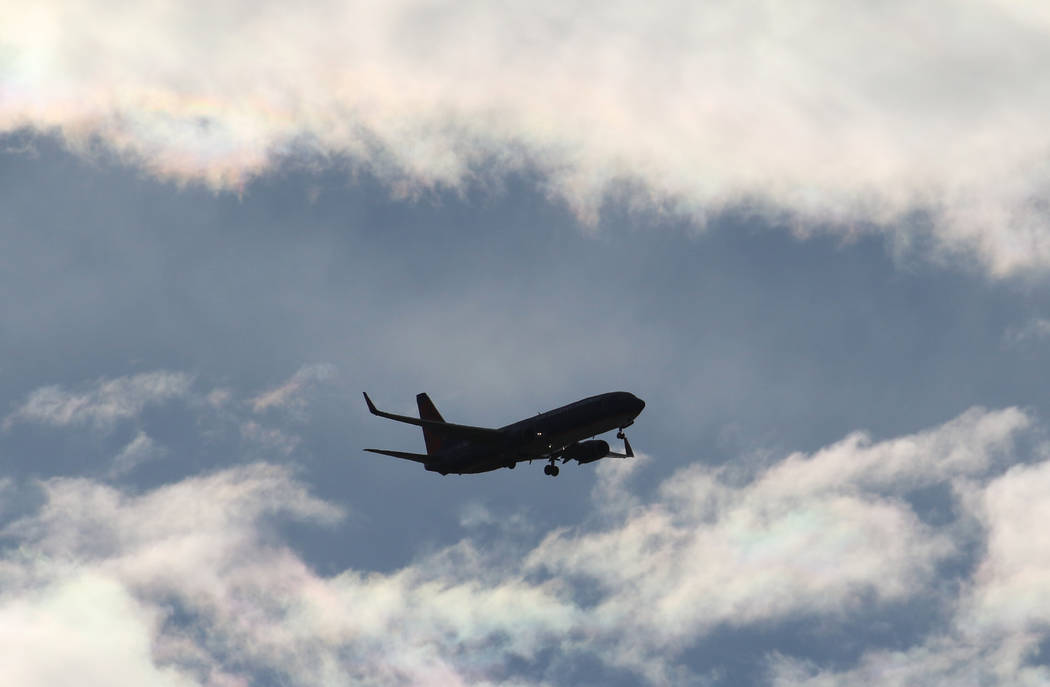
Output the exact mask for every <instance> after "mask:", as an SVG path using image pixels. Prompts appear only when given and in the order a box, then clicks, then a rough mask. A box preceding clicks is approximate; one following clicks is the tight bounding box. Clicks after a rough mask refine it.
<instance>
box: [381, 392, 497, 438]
mask: <svg viewBox="0 0 1050 687" xmlns="http://www.w3.org/2000/svg"><path fill="white" fill-rule="evenodd" d="M365 403H367V404H368V412H370V413H372V414H373V415H378V416H379V417H385V418H386V419H388V420H394V421H396V422H404V423H406V424H409V425H416V426H417V427H426V428H428V429H433V430H436V431H439V432H441V433H442V434H445V435H447V436H450V437H454V438H457V439H469V440H471V441H478V442H485V443H493V444H494V443H499V442H501V441H503V440H504V439H505V437H504V435H503V433H502V432H500V431H499V430H498V429H490V428H488V427H471V426H470V425H457V424H454V423H451V422H439V421H437V420H421V419H420V418H418V417H411V416H409V415H395V414H394V413H387V412H384V411H382V410H379V409H378V408H376V406H375V404H374V403H372V399H370V398H369V397H368V394H365Z"/></svg>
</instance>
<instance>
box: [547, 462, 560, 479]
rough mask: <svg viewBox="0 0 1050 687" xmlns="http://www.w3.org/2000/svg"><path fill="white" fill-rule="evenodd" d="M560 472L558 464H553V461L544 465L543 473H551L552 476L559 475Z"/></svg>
mask: <svg viewBox="0 0 1050 687" xmlns="http://www.w3.org/2000/svg"><path fill="white" fill-rule="evenodd" d="M559 472H560V470H558V466H557V465H555V464H553V463H551V464H550V465H544V466H543V474H545V475H549V476H551V477H557V476H558V473H559Z"/></svg>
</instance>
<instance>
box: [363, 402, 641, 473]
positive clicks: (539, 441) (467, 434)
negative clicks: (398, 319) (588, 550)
mask: <svg viewBox="0 0 1050 687" xmlns="http://www.w3.org/2000/svg"><path fill="white" fill-rule="evenodd" d="M365 403H367V404H368V410H369V411H370V412H371V413H372V414H373V415H378V416H379V417H385V418H387V419H389V420H396V421H397V422H404V423H407V424H410V425H416V426H418V427H421V428H422V429H423V440H424V442H425V443H426V447H427V452H426V453H408V452H406V451H387V450H384V449H378V448H366V449H365V451H369V452H370V453H379V454H382V455H384V456H393V457H394V458H402V459H404V460H412V461H415V462H417V463H422V464H423V467H424V468H426V469H427V470H430V471H432V472H439V473H441V474H442V475H447V474H449V473H454V474H457V475H465V474H475V473H479V472H488V471H490V470H498V469H499V468H510V469H514V466H515V465H517V464H518V463H520V462H522V461H529V462H532V461H533V460H545V461H548V464H547V465H545V466H544V467H543V472H544V474H546V475H550V476H551V477H557V476H558V472H559V470H558V465H557V462H558V460H559V459H560V460H561V462H562V463H567V462H569V461H570V460H575V461H576V462H577V463H579V464H581V465H582V464H584V463H593V462H594V461H596V460H600V459H602V458H607V457H612V458H632V457H634V451H633V450H631V444H630V442H628V441H627V436H626V435H625V434H624V433H623V430H624V429H625V428H627V427H629V426H631V425H632V424H634V419H635V418H636V417H638V414H639V413H641V412H642V409H643V408H645V401H643V400H642V399H640V398H638V397H637V396H635V395H634V394H630V393H627V392H626V391H614V392H611V393H607V394H600V395H598V396H591V397H589V398H585V399H582V400H580V401H576V402H575V403H570V404H569V405H566V406H562V407H561V408H556V409H554V410H549V411H547V412H546V413H540V414H539V415H536V416H535V417H530V418H528V419H527V420H521V421H520V422H515V423H514V424H510V425H507V426H506V427H500V428H499V429H490V428H488V427H471V426H470V425H457V424H454V423H451V422H445V419H444V418H442V417H441V413H439V412H438V410H437V408H436V407H435V406H434V403H433V402H432V401H431V400H430V397H429V396H427V395H426V394H418V395H417V396H416V405H417V406H418V408H419V417H418V418H415V417H410V416H408V415H394V414H393V413H386V412H383V411H382V410H379V409H378V408H376V406H375V404H374V403H372V399H370V398H369V397H368V394H367V393H366V394H365ZM613 429H618V430H619V431H618V432H617V433H616V438H617V439H623V446H624V452H623V453H616V452H615V451H610V450H609V443H608V442H606V441H603V440H601V439H593V438H592V439H589V440H587V437H594V436H596V435H598V434H602V433H603V432H608V431H610V430H613Z"/></svg>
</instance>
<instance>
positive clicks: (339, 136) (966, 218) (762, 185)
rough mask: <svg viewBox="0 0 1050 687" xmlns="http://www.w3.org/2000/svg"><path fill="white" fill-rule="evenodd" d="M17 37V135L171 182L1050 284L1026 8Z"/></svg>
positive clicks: (183, 27) (262, 23) (163, 16)
mask: <svg viewBox="0 0 1050 687" xmlns="http://www.w3.org/2000/svg"><path fill="white" fill-rule="evenodd" d="M0 27H3V28H2V29H0V31H2V33H0V59H2V60H3V62H4V65H5V67H4V68H5V79H4V85H3V89H4V90H3V93H4V97H3V98H0V130H3V131H13V130H17V129H19V128H21V127H30V128H32V129H34V130H36V131H55V132H58V133H59V134H60V135H62V136H63V137H64V138H65V139H66V140H67V141H68V142H69V143H70V145H72V146H74V147H77V148H79V149H82V150H93V149H95V148H97V147H99V146H100V145H101V146H102V147H104V148H105V149H108V150H110V151H115V152H116V153H117V154H118V155H120V156H122V157H123V158H124V159H126V160H128V161H131V162H134V163H136V164H139V165H141V166H142V167H144V168H146V169H148V170H149V171H151V172H153V173H156V174H158V175H161V176H164V177H168V178H174V179H178V180H181V181H189V180H193V181H203V182H204V183H208V184H210V185H212V186H214V187H217V188H239V187H241V186H242V185H243V184H244V183H245V181H246V180H248V179H250V178H251V177H253V176H254V175H257V174H261V173H264V172H265V171H266V170H268V169H270V168H271V167H272V166H273V165H275V164H277V163H279V162H281V161H287V160H289V159H291V160H297V161H300V162H302V161H318V160H320V161H325V160H331V159H333V158H342V159H346V160H348V161H349V163H350V164H351V165H352V166H354V167H357V168H364V169H367V170H368V171H369V172H371V173H374V174H376V175H378V176H379V177H381V178H383V179H385V180H386V181H387V182H389V183H390V184H391V186H392V187H393V188H395V189H401V190H409V191H411V190H413V189H419V188H427V187H432V186H435V185H438V186H449V187H462V186H463V185H465V184H470V183H474V182H479V181H480V182H482V183H486V184H487V183H488V182H489V181H491V180H492V178H493V176H494V177H495V178H498V177H500V176H502V175H503V174H505V173H506V172H508V171H514V170H523V169H528V170H533V171H537V172H538V173H539V174H540V175H541V178H542V179H543V181H542V183H544V184H545V185H546V186H547V188H548V189H549V191H550V193H551V194H552V195H555V196H558V197H561V198H563V199H565V200H566V201H567V202H569V203H570V204H571V205H572V206H573V207H574V208H576V210H577V211H578V212H579V214H580V216H581V217H582V218H584V219H589V220H593V219H594V218H595V217H596V215H597V213H598V211H599V208H600V206H601V204H602V202H603V200H604V199H605V198H607V197H608V196H610V195H611V196H620V197H625V198H626V199H627V202H628V203H629V204H637V205H639V206H642V207H648V208H657V209H661V210H668V211H670V212H673V213H681V214H684V215H686V216H688V217H689V218H691V219H692V221H694V222H696V223H697V224H700V225H702V224H703V223H704V221H705V218H706V217H707V216H709V215H710V214H712V213H717V212H720V211H721V210H723V209H725V208H731V207H745V208H748V209H749V210H750V211H753V212H755V213H758V214H765V215H768V216H769V217H771V218H773V220H774V221H777V222H780V221H786V222H788V223H792V224H794V225H795V226H796V227H797V229H798V230H799V231H800V232H803V233H808V232H812V231H816V230H823V229H828V228H833V229H834V230H835V231H843V232H846V233H847V234H853V233H855V232H860V231H868V230H870V229H872V228H879V229H880V230H881V231H884V232H886V233H887V234H889V235H892V236H893V237H894V238H895V239H896V240H899V241H900V242H901V244H903V245H908V244H912V243H921V244H925V243H926V242H927V241H926V239H927V238H928V237H932V239H933V243H934V244H935V246H936V250H937V251H938V253H939V254H942V255H948V256H958V255H960V254H965V255H972V256H976V258H977V259H978V260H979V261H980V262H981V264H982V265H983V266H984V268H985V269H986V270H987V271H988V273H990V274H992V275H997V276H1002V275H1007V274H1013V273H1016V272H1019V271H1024V270H1031V269H1038V270H1045V269H1046V267H1047V265H1048V264H1050V235H1048V232H1047V230H1046V229H1047V211H1046V206H1045V203H1044V202H1043V200H1042V199H1043V198H1045V195H1046V192H1047V190H1048V188H1050V164H1048V154H1050V133H1048V132H1047V130H1046V127H1045V125H1044V124H1045V122H1044V113H1045V112H1046V111H1047V109H1048V108H1050V88H1048V87H1047V86H1046V85H1045V83H1044V80H1042V79H1041V75H1042V74H1043V73H1045V72H1046V71H1047V69H1048V67H1050V48H1048V47H1047V46H1048V45H1050V41H1048V40H1047V38H1048V34H1050V16H1048V14H1047V12H1046V11H1045V10H1044V9H1042V8H1036V7H1034V6H1032V5H1031V4H1030V3H1029V4H1027V5H1024V6H1020V5H1018V4H1017V3H1007V2H1003V1H1002V0H967V1H966V2H965V3H964V4H963V5H962V6H961V7H960V5H959V3H957V2H949V1H948V0H937V1H935V2H928V3H923V4H922V5H921V6H919V7H917V6H915V4H914V3H908V2H904V1H903V0H892V1H890V2H880V3H875V4H872V3H864V2H850V3H838V2H831V1H829V0H809V1H807V2H805V3H803V4H802V5H793V6H791V7H790V8H788V7H786V6H782V5H780V4H777V3H762V2H753V1H751V0H734V1H733V2H724V3H699V4H698V3H675V2H661V3H658V4H652V3H649V4H646V5H644V6H641V5H637V4H631V3H604V4H602V5H594V4H591V3H583V2H569V3H566V2H557V3H555V2H548V3H544V4H539V5H537V4H530V5H529V6H528V8H527V9H523V8H516V7H514V6H509V5H492V4H485V3H466V4H464V3H448V2H424V1H423V0H399V1H397V2H390V3H383V4H381V5H375V4H374V3H372V4H370V3H359V2H351V3H343V2H339V3H336V2H330V1H328V0H316V1H315V2H312V3H310V4H309V5H308V6H303V5H296V6H295V7H292V6H289V5H286V4H282V3H276V2H264V3H243V2H239V3H232V4H226V5H224V6H223V7H222V8H221V9H217V8H216V7H214V6H213V5H208V6H207V7H205V6H204V5H203V4H202V3H200V2H189V3H175V2H154V3H148V4H144V5H141V6H139V7H137V8H136V9H135V10H134V11H133V12H128V11H127V8H126V6H125V5H124V4H123V3H117V2H111V1H107V2H91V3H84V2H80V3H69V2H61V3H58V2H54V1H48V2H43V3H35V4H34V7H33V10H32V11H28V12H27V11H23V10H22V9H21V8H19V9H14V8H12V9H9V10H0ZM263 46H265V48H264V47H263ZM1006 46H1008V47H1009V49H1006ZM916 215H919V216H920V217H921V219H920V221H919V222H918V224H919V225H923V226H925V227H926V228H917V227H916V221H915V218H916ZM818 228H820V229H818Z"/></svg>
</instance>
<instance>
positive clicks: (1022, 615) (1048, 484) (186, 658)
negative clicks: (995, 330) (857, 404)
mask: <svg viewBox="0 0 1050 687" xmlns="http://www.w3.org/2000/svg"><path fill="white" fill-rule="evenodd" d="M1032 423H1033V421H1032V418H1030V417H1029V416H1027V415H1025V414H1024V413H1022V412H1020V411H1018V410H1015V409H1005V410H1000V411H986V410H981V409H973V410H970V411H968V412H967V413H964V414H963V415H961V416H960V417H958V418H956V419H954V420H952V421H950V422H948V423H945V424H944V425H941V426H938V427H934V428H931V429H929V430H925V431H923V432H919V433H917V434H914V435H909V436H904V437H898V438H895V439H890V440H887V441H881V442H872V441H871V440H870V439H868V438H867V437H865V436H864V435H860V434H855V435H851V436H849V437H847V438H846V439H844V440H843V441H841V442H838V443H837V444H834V445H832V446H829V447H827V448H825V449H822V450H820V451H817V452H815V453H814V454H812V455H802V454H794V455H791V456H789V457H788V458H786V459H784V460H781V461H778V462H774V463H772V464H770V465H768V467H766V468H763V469H760V470H756V471H754V472H753V473H752V474H750V475H744V476H741V475H739V474H730V473H729V472H727V471H726V470H723V469H718V468H710V467H704V466H700V465H695V466H692V467H690V468H687V469H684V470H681V471H679V472H678V473H676V474H674V475H672V476H671V477H670V478H669V479H668V480H666V481H665V482H664V483H663V484H662V485H661V486H660V488H659V489H658V491H657V492H656V494H655V495H654V496H653V497H651V498H649V499H642V498H639V497H637V496H630V495H629V492H628V490H627V489H628V480H629V476H630V472H631V471H632V470H633V469H634V466H633V465H632V464H631V463H630V461H626V462H624V461H607V464H606V463H602V464H599V466H598V468H599V479H600V484H599V486H598V487H596V491H595V495H596V496H600V497H602V498H616V497H617V496H618V495H620V496H624V497H628V496H629V498H626V500H625V507H624V508H604V509H602V510H601V511H599V512H596V518H595V520H594V521H592V522H589V523H584V524H581V525H577V526H573V527H567V528H560V529H558V530H555V531H553V532H550V533H548V534H547V536H546V537H545V538H544V539H543V540H542V541H541V542H539V543H538V544H536V545H531V544H527V543H519V544H516V545H514V546H511V547H508V546H501V547H489V546H486V545H484V544H483V543H481V542H479V541H477V540H475V539H472V538H470V537H468V538H466V539H463V540H462V541H460V542H459V543H457V544H455V545H452V546H450V547H447V548H444V549H440V550H437V551H435V552H433V553H431V554H429V555H426V556H421V557H420V558H419V559H417V560H415V561H413V562H412V563H411V564H410V565H408V566H406V567H404V568H402V569H400V570H395V571H391V572H386V573H376V572H368V571H361V570H354V569H348V570H345V571H343V572H342V573H340V574H337V575H333V576H322V575H320V574H318V573H317V572H315V571H314V570H312V569H311V567H310V566H309V565H308V564H307V563H306V562H305V561H304V560H303V559H302V558H301V557H300V556H299V555H298V554H297V553H296V552H295V551H293V550H292V549H290V548H289V547H288V546H287V544H285V543H284V542H283V541H281V539H280V538H279V535H278V532H279V531H280V530H279V529H278V528H274V527H272V523H273V522H274V519H275V518H287V517H291V518H294V519H298V520H304V521H307V522H312V523H315V524H317V525H320V526H328V525H331V524H333V523H335V522H337V521H338V520H339V519H340V518H341V517H342V513H343V510H342V509H341V508H338V507H336V506H334V505H332V504H330V503H327V502H325V501H322V500H320V499H318V498H316V497H314V496H312V495H311V494H310V493H309V491H308V489H307V488H306V487H305V486H304V485H303V484H302V483H300V482H299V481H298V480H297V479H296V478H295V476H294V474H293V473H292V472H290V471H289V470H287V469H285V468H281V467H277V466H272V465H266V464H260V463H256V464H251V465H243V466H239V467H237V468H233V469H228V470H223V471H220V472H216V473H214V474H210V475H203V476H196V477H193V478H189V479H186V480H183V481H181V482H178V483H176V484H172V485H168V486H164V487H161V488H158V489H155V490H152V491H149V492H146V493H143V494H132V493H127V492H125V491H122V490H120V489H117V488H114V487H112V486H106V485H102V484H99V483H97V482H95V481H92V480H88V479H68V478H63V479H51V480H47V481H44V482H42V483H40V488H41V489H42V490H43V492H44V495H45V502H44V505H43V506H42V507H41V508H40V509H39V510H38V511H37V512H35V513H31V514H28V515H24V516H22V517H20V518H19V519H17V520H15V521H13V522H9V523H8V524H7V525H5V526H4V527H3V529H2V530H0V541H4V542H7V544H8V545H7V547H6V548H4V549H2V550H0V551H2V553H0V590H2V591H0V636H5V637H13V636H14V635H15V634H17V633H18V632H19V631H25V630H26V629H27V628H28V629H29V630H30V631H29V632H28V633H27V634H25V635H24V636H21V637H17V638H16V641H17V642H18V644H17V645H18V646H19V647H20V649H21V650H20V651H18V652H16V653H14V654H12V656H14V659H13V660H14V661H15V663H14V665H12V666H11V670H14V671H16V672H15V674H17V675H19V676H22V677H24V679H23V680H22V681H21V682H20V684H28V685H33V684H45V683H47V682H48V681H49V680H51V679H52V678H53V673H51V672H49V671H52V670H54V666H57V665H66V662H65V659H66V658H67V656H66V654H67V653H68V654H70V655H69V657H68V658H69V659H70V660H69V665H76V666H78V667H79V668H80V669H81V670H82V671H83V674H84V675H85V676H88V677H91V676H95V675H103V674H106V673H104V672H102V671H103V669H104V667H106V666H109V667H111V666H112V665H113V661H114V660H119V661H121V663H122V664H124V663H127V665H129V666H130V667H131V673H130V674H131V675H133V678H129V680H130V679H137V680H138V682H137V684H141V682H142V680H147V681H149V682H150V683H154V682H157V683H161V684H172V685H183V684H199V685H242V684H254V683H257V682H258V680H259V678H260V676H268V677H267V679H273V680H276V681H279V682H281V683H282V684H288V685H297V684H316V683H318V682H351V683H355V684H366V685H367V684H377V685H378V684H390V683H391V682H396V683H408V684H464V685H466V684H483V685H484V684H518V685H527V684H541V683H547V684H551V683H563V682H566V680H568V681H570V682H571V680H569V679H568V678H566V677H565V675H568V674H569V672H571V671H570V670H569V667H568V666H569V665H570V664H571V663H572V661H574V660H584V657H586V660H590V661H598V662H599V663H600V664H601V665H602V666H603V667H604V668H605V669H607V670H611V671H621V670H625V669H626V670H628V671H630V672H629V673H628V675H633V676H635V679H637V678H638V677H641V678H642V679H643V680H644V681H645V682H649V683H653V684H670V683H673V682H676V681H680V679H681V678H683V676H687V673H688V666H687V665H686V664H685V663H684V661H685V659H684V654H683V652H684V650H685V649H686V648H688V647H689V646H691V645H694V644H695V643H697V642H699V641H702V640H703V639H704V638H707V637H711V636H713V635H715V634H717V633H718V632H719V631H720V628H724V627H727V626H730V627H737V628H742V629H747V628H756V627H768V626H769V625H770V624H771V623H774V624H775V623H777V622H782V621H787V620H790V619H793V618H800V617H801V618H804V619H806V620H807V621H813V620H814V619H817V620H819V623H816V622H814V623H812V624H813V625H814V626H815V627H818V628H819V627H820V626H821V625H824V626H825V627H826V629H824V630H817V631H818V632H822V633H825V634H822V635H821V636H822V638H823V640H822V641H826V642H830V643H835V642H837V641H839V638H838V637H837V634H836V633H837V630H836V629H835V628H836V627H837V625H836V623H838V622H840V621H844V620H845V619H847V618H850V617H860V618H863V617H864V614H865V613H868V612H870V611H871V609H873V608H879V607H881V606H884V605H886V604H892V603H899V602H907V601H908V600H910V599H917V598H924V597H928V596H930V595H934V594H941V595H945V596H946V598H947V603H948V606H949V607H950V608H951V609H952V616H951V617H952V618H953V620H952V623H953V624H952V625H950V626H947V627H936V628H934V631H933V633H932V634H931V635H930V636H928V637H923V638H920V640H919V641H920V644H919V645H918V646H914V647H910V648H907V649H904V650H896V651H895V650H893V649H891V648H886V647H878V646H875V647H871V648H870V650H868V651H867V652H865V653H864V654H863V655H862V656H861V658H860V660H859V662H858V665H857V666H854V667H847V668H846V669H845V671H843V670H842V669H841V667H833V668H828V667H825V666H822V665H820V664H818V663H815V662H813V661H811V660H809V659H807V658H806V657H805V656H788V655H773V656H771V657H770V659H769V667H770V679H771V680H772V681H774V682H777V683H779V684H813V685H818V684H856V682H857V681H858V680H860V679H862V678H863V679H872V678H878V679H880V681H881V682H883V683H890V684H892V680H888V679H881V678H883V677H885V676H886V675H888V674H889V673H887V672H886V671H892V670H898V671H899V674H900V675H905V676H911V678H910V679H901V680H900V683H901V684H912V683H914V682H915V681H916V680H919V679H920V678H921V677H922V676H923V673H922V672H921V671H922V670H930V671H932V672H930V673H928V674H931V675H944V676H945V677H944V679H943V680H942V682H944V683H948V682H949V681H950V680H949V678H952V679H955V680H963V681H966V679H967V677H968V676H972V675H976V674H982V673H980V671H982V670H985V668H986V667H988V666H992V667H994V669H995V670H996V671H999V672H996V673H994V675H997V676H999V679H1000V681H1003V682H1008V683H1011V684H1015V683H1017V680H1019V679H1022V678H1026V677H1027V678H1032V677H1033V676H1035V677H1039V676H1041V675H1042V673H1041V672H1039V671H1040V670H1041V669H1037V668H1033V667H1032V666H1030V665H1027V664H1026V663H1025V656H1027V655H1029V654H1030V653H1031V651H1032V647H1033V646H1034V645H1035V642H1037V641H1038V640H1039V639H1040V638H1041V637H1042V636H1043V628H1045V622H1046V618H1045V617H1044V613H1043V611H1042V610H1040V609H1041V608H1042V606H1044V605H1045V604H1042V603H1040V602H1039V599H1040V598H1041V597H1040V595H1041V594H1043V590H1042V588H1041V586H1040V584H1041V579H1042V578H1041V577H1040V576H1039V575H1038V574H1037V573H1038V571H1039V570H1041V569H1042V568H1043V567H1045V566H1044V563H1045V561H1046V560H1050V559H1048V558H1047V556H1048V555H1050V554H1047V551H1050V540H1046V542H1044V539H1046V538H1045V537H1041V536H1040V535H1039V532H1038V531H1037V530H1038V522H1039V521H1040V519H1039V516H1040V513H1039V512H1038V504H1039V503H1041V502H1043V501H1046V500H1047V498H1046V497H1047V496H1048V494H1047V493H1046V492H1047V490H1050V463H1046V462H1038V461H1037V462H1033V463H1029V464H1027V465H1018V466H1014V467H1009V466H1010V464H1011V463H1014V462H1016V456H1014V451H1015V449H1014V448H1013V445H1014V442H1015V440H1016V439H1017V438H1018V437H1020V436H1023V435H1024V433H1026V432H1028V431H1029V430H1030V429H1031V426H1032ZM1008 468H1009V469H1008ZM931 484H944V485H946V486H948V487H949V488H950V489H951V490H952V494H953V497H952V498H953V518H952V520H951V522H948V523H942V524H937V523H933V522H926V521H924V520H923V519H922V518H921V517H919V514H918V513H917V512H916V511H915V510H914V509H913V506H912V504H911V502H910V501H909V500H908V498H905V497H906V496H907V495H908V494H909V493H911V492H912V490H914V489H915V488H917V487H919V486H921V485H931ZM596 505H597V504H596ZM1032 506H1035V507H1036V511H1035V512H1034V513H1033V512H1032V511H1031V507H1032ZM1033 515H1034V517H1032V516H1033ZM464 517H465V518H466V520H467V521H468V524H469V525H470V529H468V532H475V531H476V529H477V527H476V526H477V525H478V524H484V523H486V522H489V521H490V520H491V519H493V518H495V519H497V520H498V519H500V518H502V517H504V516H503V514H499V513H493V511H492V510H491V509H490V508H488V507H482V506H476V507H472V508H469V509H468V510H467V511H464ZM961 525H965V526H961ZM971 525H973V527H971ZM974 528H976V529H974ZM471 536H474V535H473V534H471ZM974 537H978V538H980V537H987V541H988V546H987V550H984V549H983V548H981V547H977V549H974V550H978V551H979V553H978V556H979V557H980V558H979V560H978V561H976V565H975V566H974V567H973V568H972V569H971V570H970V572H964V573H960V574H962V575H963V576H964V577H963V579H962V580H961V584H958V585H955V586H954V587H952V591H948V592H947V593H946V592H945V588H944V585H943V581H944V580H943V578H942V577H939V576H938V570H939V566H941V565H942V564H944V563H945V562H946V561H952V560H956V561H957V560H959V557H960V556H963V555H964V552H965V551H967V550H971V548H972V547H971V545H972V543H973V541H974ZM1044 544H1046V545H1045V546H1044ZM1044 549H1046V550H1044ZM1011 600H1013V601H1014V603H1011ZM1029 602H1031V603H1029ZM88 607H91V608H95V609H96V610H95V615H94V616H93V618H92V619H91V621H90V623H79V622H75V621H76V619H77V618H78V617H79V616H78V615H77V614H78V613H81V612H82V611H81V609H83V608H88ZM956 618H957V619H962V620H954V619H956ZM963 620H965V622H963ZM102 626H105V627H108V628H111V630H112V631H111V633H110V634H111V635H112V639H113V641H112V642H111V643H110V644H98V643H96V642H94V641H93V640H92V639H91V638H90V637H85V638H83V641H79V640H80V639H81V638H80V634H79V633H81V632H85V631H87V630H85V628H88V629H91V628H98V627H102ZM972 628H976V629H972ZM825 635H826V636H825ZM87 649H92V650H91V651H88V650H87ZM894 666H897V668H894ZM716 668H717V666H716ZM705 669H707V668H705ZM683 670H684V671H686V673H683ZM566 671H569V672H566ZM836 671H838V672H836ZM938 671H939V672H938ZM974 671H978V672H974ZM988 674H989V675H992V674H993V673H988ZM1015 678H1016V679H1015ZM88 682H89V684H90V680H89V681H88ZM129 684H130V683H129Z"/></svg>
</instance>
